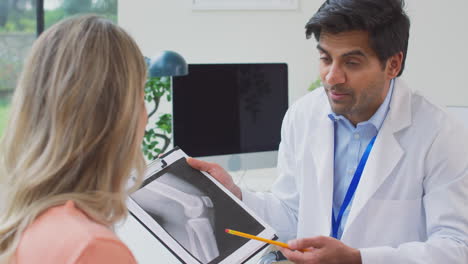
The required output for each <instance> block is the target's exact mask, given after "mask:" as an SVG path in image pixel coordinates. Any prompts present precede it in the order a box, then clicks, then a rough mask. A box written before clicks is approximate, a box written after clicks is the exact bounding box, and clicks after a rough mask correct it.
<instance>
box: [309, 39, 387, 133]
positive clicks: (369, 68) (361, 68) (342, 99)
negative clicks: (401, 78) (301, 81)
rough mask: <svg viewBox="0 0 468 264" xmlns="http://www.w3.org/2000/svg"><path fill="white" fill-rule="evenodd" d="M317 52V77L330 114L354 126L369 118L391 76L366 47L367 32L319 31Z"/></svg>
mask: <svg viewBox="0 0 468 264" xmlns="http://www.w3.org/2000/svg"><path fill="white" fill-rule="evenodd" d="M317 49H318V51H319V53H320V77H321V79H322V82H323V85H324V87H325V92H326V93H327V96H328V101H329V103H330V106H331V108H332V110H333V112H335V113H336V114H338V115H343V116H345V117H346V118H347V119H348V120H350V121H351V123H353V124H354V125H356V124H357V123H359V122H363V121H366V120H368V119H369V118H370V117H372V115H373V114H374V113H375V112H376V111H377V109H378V108H379V106H380V105H381V104H382V102H383V101H384V99H385V96H386V94H387V91H388V90H389V83H390V80H391V78H393V76H390V75H389V74H388V72H387V70H386V69H387V66H385V69H383V68H382V64H381V63H380V61H379V59H378V57H377V55H376V54H375V52H374V51H373V50H372V49H371V48H370V46H369V35H368V33H367V32H365V31H349V32H343V33H338V34H331V33H326V32H322V34H321V35H320V40H319V44H318V45H317Z"/></svg>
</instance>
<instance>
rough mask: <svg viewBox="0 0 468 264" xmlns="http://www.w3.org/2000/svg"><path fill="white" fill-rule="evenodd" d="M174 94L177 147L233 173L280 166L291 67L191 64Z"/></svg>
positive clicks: (175, 85)
mask: <svg viewBox="0 0 468 264" xmlns="http://www.w3.org/2000/svg"><path fill="white" fill-rule="evenodd" d="M172 89H173V128H174V145H175V146H179V147H180V148H181V149H182V150H184V151H185V152H186V153H187V154H188V155H190V156H192V157H197V158H201V159H203V160H207V161H211V162H216V163H219V164H220V165H221V166H223V167H224V168H226V169H227V170H230V171H236V170H245V169H255V168H271V167H274V166H276V161H277V150H278V146H279V143H280V130H281V123H282V120H283V117H284V114H285V113H286V110H287V108H288V67H287V64H285V63H249V64H190V65H189V74H188V75H186V76H180V77H174V78H173V85H172Z"/></svg>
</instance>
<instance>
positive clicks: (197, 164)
mask: <svg viewBox="0 0 468 264" xmlns="http://www.w3.org/2000/svg"><path fill="white" fill-rule="evenodd" d="M187 163H188V164H189V165H190V166H192V168H194V169H197V170H201V171H206V172H207V173H208V174H210V175H211V176H212V177H213V178H215V179H216V180H217V181H218V182H219V183H221V184H222V185H223V186H224V187H226V188H227V189H228V190H229V191H231V192H232V193H233V194H234V195H235V196H237V198H239V199H240V200H242V191H241V189H240V188H239V186H237V185H236V184H235V183H234V180H233V179H232V177H231V175H229V173H227V171H226V170H224V169H223V167H221V166H219V165H218V164H216V163H210V162H206V161H202V160H198V159H194V158H190V157H189V158H187Z"/></svg>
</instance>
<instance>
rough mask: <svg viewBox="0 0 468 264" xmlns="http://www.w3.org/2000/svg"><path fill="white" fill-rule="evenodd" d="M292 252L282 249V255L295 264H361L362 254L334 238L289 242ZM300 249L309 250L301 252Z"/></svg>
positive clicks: (322, 237)
mask: <svg viewBox="0 0 468 264" xmlns="http://www.w3.org/2000/svg"><path fill="white" fill-rule="evenodd" d="M288 246H289V248H291V249H293V250H295V251H293V250H290V249H287V248H281V249H280V250H281V253H283V255H284V256H285V257H286V258H288V260H290V261H292V262H294V263H307V264H361V263H362V262H361V253H360V252H359V250H357V249H355V248H351V247H348V246H346V245H345V244H343V243H342V242H341V241H339V240H336V239H334V238H332V237H325V236H320V237H310V238H301V239H296V240H292V241H289V242H288ZM299 249H308V251H305V252H301V251H299Z"/></svg>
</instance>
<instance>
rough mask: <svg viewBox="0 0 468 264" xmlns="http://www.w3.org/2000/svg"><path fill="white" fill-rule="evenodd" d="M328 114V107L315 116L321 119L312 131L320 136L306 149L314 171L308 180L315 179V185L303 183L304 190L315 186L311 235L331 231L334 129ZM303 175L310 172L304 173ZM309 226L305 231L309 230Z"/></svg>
mask: <svg viewBox="0 0 468 264" xmlns="http://www.w3.org/2000/svg"><path fill="white" fill-rule="evenodd" d="M327 105H328V102H327ZM329 113H331V108H330V107H329V106H328V107H325V108H323V110H322V111H320V112H319V113H317V116H320V118H321V119H320V121H319V122H316V123H314V125H316V126H317V127H315V128H314V129H313V131H317V134H320V136H318V135H315V136H313V140H312V142H311V145H310V146H309V147H308V148H307V149H308V150H309V151H310V153H311V156H312V159H313V162H314V165H315V171H314V172H312V173H315V175H313V174H310V175H309V176H310V178H309V180H312V179H314V178H315V179H316V183H312V182H311V183H306V182H304V187H305V188H307V187H306V186H311V185H309V184H312V186H316V187H315V193H314V199H316V200H315V201H313V202H312V203H310V204H312V205H314V208H310V210H311V211H313V212H317V213H314V215H313V218H314V220H313V222H314V224H315V225H316V226H314V227H313V229H314V230H315V231H314V232H312V234H313V235H317V234H322V235H328V234H329V232H330V230H331V212H332V203H333V167H334V166H333V159H334V144H335V140H334V139H335V132H334V130H335V129H334V125H333V121H331V120H330V119H329V118H328V114H329ZM330 146H331V147H330ZM305 173H311V172H306V171H305ZM315 184H316V185H315ZM309 191H310V190H309ZM306 202H307V201H306ZM309 224H310V223H309ZM309 224H308V225H307V227H306V229H310V228H311V227H310V225H309Z"/></svg>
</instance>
